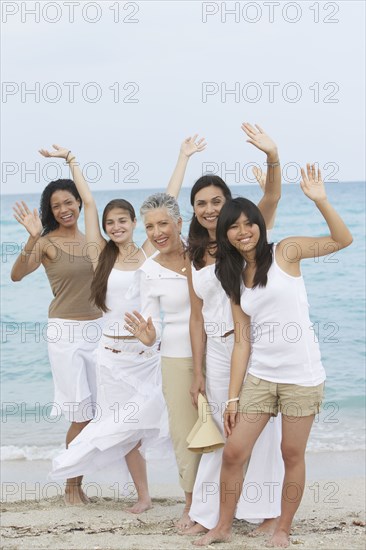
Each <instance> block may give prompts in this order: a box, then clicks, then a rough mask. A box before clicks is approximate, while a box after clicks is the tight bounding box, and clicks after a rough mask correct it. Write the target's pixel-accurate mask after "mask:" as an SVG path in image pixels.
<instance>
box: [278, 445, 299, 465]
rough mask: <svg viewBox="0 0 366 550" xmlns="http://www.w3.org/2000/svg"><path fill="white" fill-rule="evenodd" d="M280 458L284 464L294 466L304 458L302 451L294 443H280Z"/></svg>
mask: <svg viewBox="0 0 366 550" xmlns="http://www.w3.org/2000/svg"><path fill="white" fill-rule="evenodd" d="M281 452H282V458H283V461H284V463H285V465H286V466H294V465H296V464H299V463H300V462H302V461H303V460H304V452H303V451H302V449H299V448H298V447H296V446H295V445H291V444H286V445H284V444H282V445H281Z"/></svg>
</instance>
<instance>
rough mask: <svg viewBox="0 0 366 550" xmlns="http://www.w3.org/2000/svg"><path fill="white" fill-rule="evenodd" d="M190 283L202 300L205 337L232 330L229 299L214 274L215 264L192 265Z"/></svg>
mask: <svg viewBox="0 0 366 550" xmlns="http://www.w3.org/2000/svg"><path fill="white" fill-rule="evenodd" d="M192 284H193V288H194V291H195V293H196V294H197V296H198V297H199V298H201V300H203V306H202V315H203V319H204V326H205V332H206V334H207V337H208V338H210V337H217V336H223V335H224V334H226V333H227V332H229V331H230V330H233V328H234V323H233V317H232V314H231V307H230V300H229V299H228V297H227V296H226V293H225V290H224V289H223V288H222V286H221V283H220V281H219V280H218V278H217V277H216V275H215V264H212V265H206V266H205V267H202V268H201V269H199V270H196V269H195V267H194V266H193V265H192Z"/></svg>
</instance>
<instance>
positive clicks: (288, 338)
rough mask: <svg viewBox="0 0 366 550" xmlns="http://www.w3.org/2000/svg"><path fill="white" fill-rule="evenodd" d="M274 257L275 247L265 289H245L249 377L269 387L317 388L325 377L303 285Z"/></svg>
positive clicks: (243, 295) (300, 278) (242, 304)
mask: <svg viewBox="0 0 366 550" xmlns="http://www.w3.org/2000/svg"><path fill="white" fill-rule="evenodd" d="M275 251H276V248H275V245H273V261H272V265H271V267H270V269H269V271H268V282H267V285H266V286H265V287H256V288H246V287H244V285H243V287H242V293H241V300H240V305H241V308H242V310H243V311H244V313H246V314H247V315H249V316H250V319H251V327H252V335H251V337H252V354H251V358H250V362H249V368H248V372H249V373H250V374H252V375H253V376H256V377H258V378H262V379H263V380H268V381H270V382H275V383H285V384H298V385H299V386H317V385H318V384H321V383H322V382H323V381H324V380H325V377H326V376H325V370H324V367H323V365H322V362H321V357H320V350H319V345H318V343H317V341H316V334H315V332H314V330H313V325H312V322H311V320H310V317H309V304H308V297H307V293H306V289H305V284H304V280H303V277H302V276H299V277H293V276H292V275H288V274H287V273H285V272H284V271H283V270H282V269H281V268H280V267H279V265H278V264H277V262H276V257H275Z"/></svg>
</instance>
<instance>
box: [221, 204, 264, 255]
mask: <svg viewBox="0 0 366 550" xmlns="http://www.w3.org/2000/svg"><path fill="white" fill-rule="evenodd" d="M227 238H228V241H229V243H230V244H231V245H232V246H234V247H235V248H236V249H237V250H238V251H239V252H240V254H241V255H242V256H245V255H246V254H248V253H251V252H253V251H255V248H256V246H257V244H258V241H259V238H260V229H259V226H258V225H257V224H256V223H251V222H250V221H249V220H248V218H247V217H246V215H245V214H244V213H241V214H240V216H239V218H238V219H237V220H236V221H235V222H234V223H233V224H232V225H231V226H230V227H229V229H228V231H227Z"/></svg>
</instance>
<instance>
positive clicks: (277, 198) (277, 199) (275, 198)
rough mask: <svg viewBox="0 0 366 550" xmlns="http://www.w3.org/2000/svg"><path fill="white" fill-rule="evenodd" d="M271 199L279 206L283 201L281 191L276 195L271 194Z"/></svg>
mask: <svg viewBox="0 0 366 550" xmlns="http://www.w3.org/2000/svg"><path fill="white" fill-rule="evenodd" d="M270 199H271V201H272V202H273V203H274V204H275V205H276V206H277V205H278V203H279V202H280V200H281V191H280V190H279V191H276V192H275V193H271V196H270Z"/></svg>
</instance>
